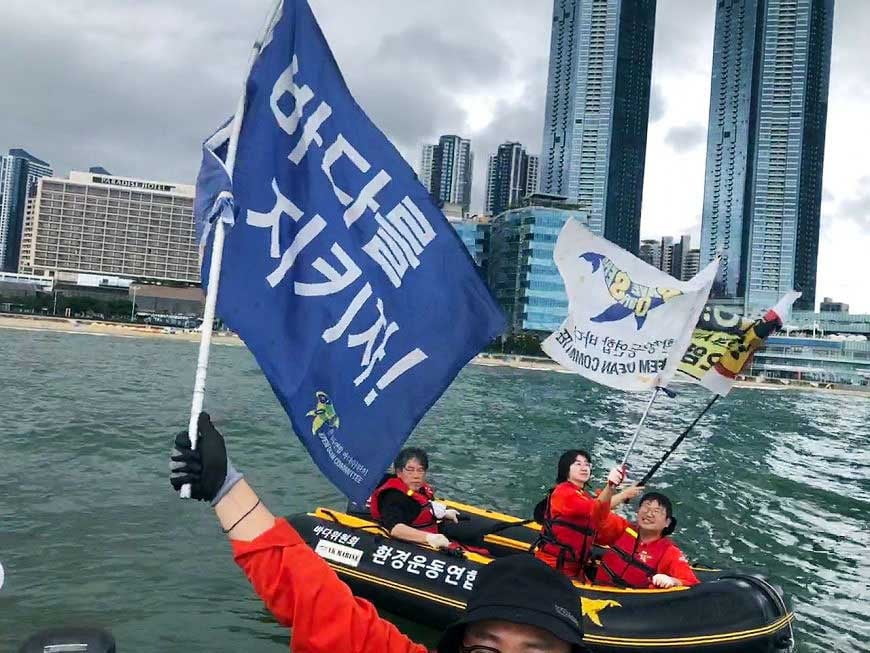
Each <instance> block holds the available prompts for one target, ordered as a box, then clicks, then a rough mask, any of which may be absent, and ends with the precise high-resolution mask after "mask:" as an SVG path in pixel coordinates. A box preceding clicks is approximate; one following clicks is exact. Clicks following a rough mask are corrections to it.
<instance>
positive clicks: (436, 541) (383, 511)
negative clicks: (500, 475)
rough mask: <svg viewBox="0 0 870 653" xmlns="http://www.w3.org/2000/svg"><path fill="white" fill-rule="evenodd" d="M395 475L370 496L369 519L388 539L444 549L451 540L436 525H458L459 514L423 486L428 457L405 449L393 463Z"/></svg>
mask: <svg viewBox="0 0 870 653" xmlns="http://www.w3.org/2000/svg"><path fill="white" fill-rule="evenodd" d="M393 469H394V470H395V475H393V476H388V477H387V478H386V479H384V481H383V482H382V483H381V484H380V485H379V486H378V487H377V489H375V491H374V492H373V493H372V496H371V499H370V500H369V501H370V510H371V513H372V517H374V518H375V520H376V521H377V522H378V523H379V524H380V525H381V526H383V527H384V528H385V529H387V531H388V532H389V533H390V536H391V537H395V538H397V539H400V540H406V541H408V542H415V543H417V544H428V545H429V546H431V547H433V548H435V549H446V548H447V547H448V546H450V540H448V539H447V538H446V537H445V536H444V535H442V534H441V533H439V532H438V522H439V520H442V519H449V520H450V521H453V522H457V521H458V520H459V513H458V512H457V511H455V510H453V509H451V508H447V507H446V506H445V505H444V504H443V503H440V502H438V501H435V492H434V490H433V489H432V487H431V486H429V485H428V484H427V483H426V472H427V471H428V470H429V456H428V455H427V453H426V452H425V451H424V450H423V449H419V448H417V447H407V448H405V449H402V450H401V451H400V452H399V455H398V456H396V460H395V461H394V463H393Z"/></svg>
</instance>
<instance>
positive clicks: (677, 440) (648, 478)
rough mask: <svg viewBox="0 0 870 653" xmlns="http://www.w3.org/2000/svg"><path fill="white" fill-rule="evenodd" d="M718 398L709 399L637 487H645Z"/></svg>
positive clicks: (716, 396) (717, 396) (714, 396)
mask: <svg viewBox="0 0 870 653" xmlns="http://www.w3.org/2000/svg"><path fill="white" fill-rule="evenodd" d="M720 396H721V395H718V394H714V395H713V398H712V399H710V401H709V402H707V405H706V406H705V407H704V410H702V411H701V412H700V413H699V414H698V416H697V417H696V418H695V419H694V420H693V421H692V423H691V424H689V426H688V427H687V428H686V429H685V430H684V431H683V432H682V433H680V435H679V437H678V438H677V439H676V440H674V442H673V444H671V447H670V449H668V450H667V451H666V452H665V455H664V456H662V457H661V458H660V459H659V461H658V462H657V463H656V464H655V465H653V466H652V467H651V468H650V470H649V471H648V472H647V473H646V474H644V477H643V478H642V479H640V480H639V481H638V482H637V484H638V485H646V484H647V482H648V481H649V480H650V478H652V475H653V474H655V473H656V472H657V471H658V470H659V467H661V466H662V465H663V464H664V462H665V461H666V460H667V459H668V458H669V457H670V455H671V454H672V453H674V451H675V450H676V448H677V447H678V446H680V443H681V442H682V441H683V440H685V439H686V436H687V435H688V434H689V431H691V430H692V429H693V428H695V425H696V424H697V423H698V422H699V421H700V420H701V418H702V417H703V416H704V415H706V414H707V411H708V410H710V408H712V407H713V404H715V403H716V400H717V399H719V397H720Z"/></svg>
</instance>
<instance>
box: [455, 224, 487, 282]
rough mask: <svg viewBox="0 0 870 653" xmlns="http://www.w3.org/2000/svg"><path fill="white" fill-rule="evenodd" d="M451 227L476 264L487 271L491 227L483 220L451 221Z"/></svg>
mask: <svg viewBox="0 0 870 653" xmlns="http://www.w3.org/2000/svg"><path fill="white" fill-rule="evenodd" d="M450 225H451V226H452V227H453V229H454V230H455V231H456V234H457V235H458V236H459V238H460V240H462V244H463V245H465V249H467V250H468V253H469V254H470V255H471V258H472V259H474V264H475V265H476V266H477V267H478V268H480V269H481V270H484V271H485V270H486V263H487V253H488V252H487V250H488V245H489V228H490V225H489V224H488V223H487V222H483V221H481V220H450Z"/></svg>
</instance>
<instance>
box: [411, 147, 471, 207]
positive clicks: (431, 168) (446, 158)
mask: <svg viewBox="0 0 870 653" xmlns="http://www.w3.org/2000/svg"><path fill="white" fill-rule="evenodd" d="M473 167H474V155H473V154H472V152H471V141H470V140H468V139H467V138H461V137H460V136H453V135H449V134H448V135H444V136H442V137H441V138H440V139H439V140H438V144H437V145H432V144H426V145H423V150H422V153H421V157H420V175H419V179H420V181H421V183H422V184H423V185H424V186H425V187H426V188H427V189H428V190H429V193H430V194H431V195H432V197H433V198H434V199H435V200H436V201H438V202H440V203H448V204H459V205H460V206H461V207H462V209H463V210H464V211H465V212H466V213H467V212H468V210H469V209H470V207H471V175H472V171H473Z"/></svg>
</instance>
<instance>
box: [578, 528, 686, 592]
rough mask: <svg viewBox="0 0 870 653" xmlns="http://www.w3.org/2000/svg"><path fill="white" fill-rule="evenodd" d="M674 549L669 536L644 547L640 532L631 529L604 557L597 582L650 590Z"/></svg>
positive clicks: (597, 573)
mask: <svg viewBox="0 0 870 653" xmlns="http://www.w3.org/2000/svg"><path fill="white" fill-rule="evenodd" d="M672 546H674V543H673V542H671V541H670V540H669V539H668V538H667V537H662V538H659V539H658V540H655V541H653V542H650V543H648V544H642V543H641V541H640V538H639V537H638V534H637V531H636V530H635V529H634V528H633V527H628V528H626V529H625V530H624V531H623V532H622V535H620V536H619V538H617V540H616V542H614V543H613V544H611V545H610V550H608V551H607V552H606V553H605V554H604V555H603V556H602V558H601V564H600V565H599V567H598V571H597V572H596V574H595V582H596V583H598V584H601V585H615V586H616V587H635V588H644V587H649V586H650V584H651V583H652V577H653V576H655V575H656V574H657V573H659V572H658V568H659V564H660V563H661V560H662V558H663V557H664V555H665V553H666V552H667V550H668V549H670V548H671V547H672ZM640 547H642V548H640ZM639 548H640V550H638V549H639Z"/></svg>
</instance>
